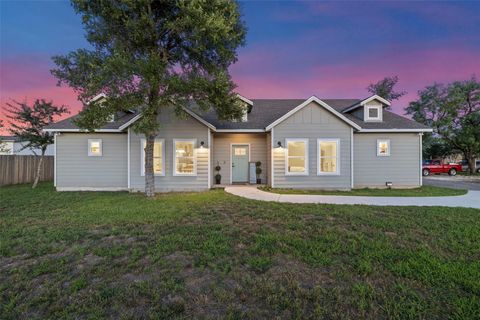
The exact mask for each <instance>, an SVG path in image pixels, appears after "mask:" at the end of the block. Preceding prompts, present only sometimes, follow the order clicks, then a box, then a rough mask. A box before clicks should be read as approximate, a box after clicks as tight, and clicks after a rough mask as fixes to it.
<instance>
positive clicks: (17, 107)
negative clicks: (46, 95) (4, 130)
mask: <svg viewBox="0 0 480 320" xmlns="http://www.w3.org/2000/svg"><path fill="white" fill-rule="evenodd" d="M5 111H6V113H7V118H8V119H10V121H9V125H10V128H9V131H10V133H11V134H13V135H14V136H16V137H18V138H20V140H21V141H22V142H23V143H24V145H23V147H22V150H23V149H27V148H28V149H31V150H34V149H40V152H41V156H42V159H41V160H40V161H39V163H38V167H37V174H36V176H35V181H34V183H33V188H35V186H36V185H37V183H38V178H39V177H40V167H41V164H42V161H43V156H44V155H45V151H46V150H47V147H48V145H50V144H52V143H53V142H54V137H53V135H52V134H50V133H49V132H45V131H43V129H44V128H45V127H46V126H48V125H49V124H51V123H53V122H54V121H55V119H56V117H58V116H61V115H63V114H66V113H69V111H68V110H67V108H66V107H65V106H56V105H54V104H53V102H52V101H46V100H45V99H36V100H35V101H34V103H33V105H32V106H30V105H28V104H27V103H26V102H18V101H13V102H12V103H7V107H6V108H5Z"/></svg>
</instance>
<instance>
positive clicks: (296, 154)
mask: <svg viewBox="0 0 480 320" xmlns="http://www.w3.org/2000/svg"><path fill="white" fill-rule="evenodd" d="M285 145H286V148H287V150H286V156H285V174H286V175H292V176H293V175H308V139H285Z"/></svg>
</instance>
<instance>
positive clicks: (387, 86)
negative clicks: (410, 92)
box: [367, 76, 407, 101]
mask: <svg viewBox="0 0 480 320" xmlns="http://www.w3.org/2000/svg"><path fill="white" fill-rule="evenodd" d="M397 82H398V76H393V77H385V78H383V79H382V80H380V81H378V82H377V83H371V84H370V85H369V86H368V87H367V90H368V92H370V93H371V94H376V95H379V96H380V97H382V98H384V99H387V100H389V101H393V100H397V99H399V98H400V97H402V96H404V95H405V94H407V92H406V91H399V92H397V91H395V90H394V88H395V86H396V85H397Z"/></svg>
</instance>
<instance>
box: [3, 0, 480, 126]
mask: <svg viewBox="0 0 480 320" xmlns="http://www.w3.org/2000/svg"><path fill="white" fill-rule="evenodd" d="M240 5H241V10H242V13H243V18H244V20H245V22H246V24H247V27H248V35H247V44H246V46H245V47H243V48H241V49H240V50H239V55H238V62H237V63H236V64H235V65H233V66H232V67H231V73H232V76H233V79H234V80H235V82H236V83H237V84H238V89H237V91H238V92H239V93H241V94H242V95H244V96H246V97H248V98H308V97H309V96H311V95H316V96H318V97H319V98H362V97H366V96H367V95H368V93H367V91H366V89H365V88H366V87H367V85H368V84H369V83H371V82H376V81H378V80H380V79H381V78H383V77H384V76H391V75H398V76H399V78H400V81H399V85H398V89H399V90H406V91H407V92H408V95H406V96H405V97H404V98H402V99H401V100H400V101H397V102H394V111H395V112H398V113H400V114H403V109H404V108H405V107H406V106H407V104H408V102H409V101H412V100H414V99H415V98H416V94H417V91H418V90H420V89H422V88H424V87H425V86H426V85H429V84H432V83H433V82H443V83H445V82H450V81H454V80H462V79H467V78H469V77H470V76H472V75H474V74H476V75H477V76H480V14H479V12H480V2H475V1H470V2H453V1H452V2H392V1H388V2H373V1H372V2H314V1H310V2H297V1H288V2H287V1H278V2H274V1H268V2H258V1H248V2H241V3H240ZM0 11H1V17H0V23H1V25H0V94H1V99H0V103H1V106H2V107H3V106H4V105H5V103H6V102H7V101H10V99H16V100H25V99H27V101H32V100H33V99H35V98H46V99H49V100H53V101H54V103H56V104H65V105H67V106H69V108H70V109H71V111H72V113H73V114H75V113H76V112H78V110H79V109H80V108H81V105H80V103H79V102H78V101H77V99H76V96H75V94H74V93H73V92H72V90H70V89H69V88H65V87H61V88H59V87H57V86H56V80H55V79H54V78H53V77H52V76H51V75H50V72H49V70H50V69H51V68H52V67H53V64H52V61H51V56H52V55H55V54H65V53H68V52H69V51H72V50H75V49H77V48H85V47H88V43H87V42H86V41H85V39H84V38H83V29H82V25H81V20H80V17H79V16H77V15H75V13H74V11H73V9H72V7H71V6H70V4H69V3H68V2H63V1H32V2H26V1H5V0H1V1H0ZM3 117H4V116H3V115H0V118H3Z"/></svg>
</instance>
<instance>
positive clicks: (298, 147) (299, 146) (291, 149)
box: [287, 141, 305, 157]
mask: <svg viewBox="0 0 480 320" xmlns="http://www.w3.org/2000/svg"><path fill="white" fill-rule="evenodd" d="M287 148H288V155H289V156H297V157H304V156H305V142H304V141H289V142H288V146H287Z"/></svg>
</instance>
